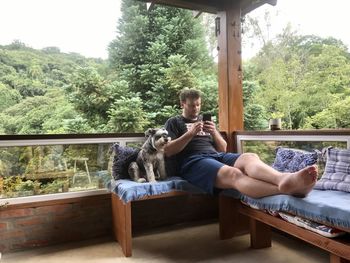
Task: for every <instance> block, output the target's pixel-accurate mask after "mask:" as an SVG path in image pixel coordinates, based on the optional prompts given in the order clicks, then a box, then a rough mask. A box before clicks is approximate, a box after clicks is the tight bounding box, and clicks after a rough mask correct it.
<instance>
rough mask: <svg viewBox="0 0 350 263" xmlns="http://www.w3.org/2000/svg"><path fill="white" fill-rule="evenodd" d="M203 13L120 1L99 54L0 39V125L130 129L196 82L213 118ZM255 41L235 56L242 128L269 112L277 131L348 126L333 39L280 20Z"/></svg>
mask: <svg viewBox="0 0 350 263" xmlns="http://www.w3.org/2000/svg"><path fill="white" fill-rule="evenodd" d="M210 19H211V24H213V22H214V21H213V19H212V17H210V16H207V15H205V16H201V17H200V18H194V17H193V15H192V13H191V12H190V11H188V10H182V9H176V8H170V7H164V6H160V5H159V6H158V5H156V7H155V8H153V9H152V10H151V11H147V9H146V4H145V3H143V2H139V1H133V0H124V1H123V2H122V17H121V18H120V20H119V22H118V25H117V36H116V38H115V39H114V40H113V41H112V42H111V43H110V44H109V46H108V50H109V59H108V60H106V61H104V60H101V59H91V58H90V59H89V58H85V57H83V56H81V55H79V54H75V53H70V54H65V53H61V52H60V50H59V48H57V47H47V48H44V49H42V50H35V49H32V48H29V47H27V46H26V45H25V44H23V43H21V42H20V41H15V42H13V43H12V44H10V45H7V46H0V133H1V134H41V133H91V132H140V131H144V130H146V129H147V128H148V127H155V126H161V125H163V124H164V122H165V120H166V119H167V118H168V117H169V116H172V115H174V114H177V113H179V111H180V109H179V104H178V92H179V90H181V89H182V88H184V87H188V88H198V89H200V90H202V92H203V93H204V98H205V99H204V105H203V111H209V112H211V113H212V114H213V115H216V116H217V110H218V105H217V90H218V87H217V68H216V64H215V62H214V58H213V57H212V56H211V55H210V54H211V51H212V50H211V49H212V48H213V47H214V46H215V39H213V34H212V32H213V30H212V28H211V27H210V26H208V25H209V24H210V22H208V21H210ZM253 26H256V23H255V24H253ZM208 34H209V35H208ZM263 43H264V46H263V48H262V49H261V51H260V52H259V53H258V54H257V55H256V56H255V57H254V58H252V59H250V60H248V61H244V63H243V67H244V81H243V95H244V122H245V129H253V130H259V129H266V128H267V122H268V119H270V118H271V117H281V118H282V120H283V126H284V128H285V129H309V128H316V129H319V128H349V126H350V115H349V114H348V112H349V110H350V106H349V105H350V103H349V102H350V98H349V93H350V55H349V52H348V49H347V47H346V46H345V45H344V44H343V43H342V42H341V41H339V40H336V39H333V38H321V37H317V36H302V35H298V34H297V33H295V32H292V30H291V29H290V28H289V27H287V28H286V29H285V30H284V31H283V32H282V33H281V34H280V35H279V37H278V38H277V39H276V40H275V41H269V40H264V41H263Z"/></svg>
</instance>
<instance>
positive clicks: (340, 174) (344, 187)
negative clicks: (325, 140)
mask: <svg viewBox="0 0 350 263" xmlns="http://www.w3.org/2000/svg"><path fill="white" fill-rule="evenodd" d="M326 158H327V161H326V167H325V170H324V173H323V175H322V177H321V179H320V180H318V181H317V183H316V185H315V187H314V188H315V189H320V190H337V191H343V192H350V150H344V149H337V148H333V147H329V148H328V149H327V152H326Z"/></svg>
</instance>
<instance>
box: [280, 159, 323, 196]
mask: <svg viewBox="0 0 350 263" xmlns="http://www.w3.org/2000/svg"><path fill="white" fill-rule="evenodd" d="M317 174H318V169H317V166H316V165H313V166H308V167H306V168H304V169H302V170H300V171H298V172H295V173H286V174H285V175H284V176H283V179H282V180H281V182H280V184H279V185H278V189H279V190H280V191H281V193H285V194H291V195H294V196H298V197H305V196H306V195H307V194H308V193H309V192H310V191H311V190H312V188H313V186H314V185H315V183H316V180H317Z"/></svg>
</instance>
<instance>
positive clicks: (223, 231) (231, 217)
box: [219, 195, 249, 239]
mask: <svg viewBox="0 0 350 263" xmlns="http://www.w3.org/2000/svg"><path fill="white" fill-rule="evenodd" d="M239 205H241V204H240V201H239V200H237V199H234V198H232V197H227V196H224V195H220V196H219V223H220V224H219V228H220V239H229V238H232V237H234V236H236V235H239V234H243V233H247V231H248V222H249V220H248V217H247V216H245V215H242V214H240V213H238V206H239Z"/></svg>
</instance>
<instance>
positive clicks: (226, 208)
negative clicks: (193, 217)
mask: <svg viewBox="0 0 350 263" xmlns="http://www.w3.org/2000/svg"><path fill="white" fill-rule="evenodd" d="M219 211H220V212H219V222H220V238H221V239H228V238H232V237H233V236H235V235H237V234H238V233H239V232H241V231H242V229H243V230H244V226H243V228H242V224H237V223H239V222H249V232H250V246H251V247H252V248H266V247H271V227H273V228H276V229H278V230H280V231H283V232H285V233H288V234H290V235H292V236H295V237H297V238H299V239H301V240H304V241H306V242H308V243H310V244H312V245H315V246H317V247H319V248H321V249H323V250H325V251H328V252H329V253H330V262H331V263H349V262H350V238H349V236H348V234H349V233H350V229H342V230H344V231H346V232H348V234H347V235H346V236H344V237H337V238H327V237H324V236H322V235H320V234H317V233H315V232H312V231H310V230H307V229H304V228H301V227H298V226H296V225H294V224H292V223H289V222H287V221H284V220H283V219H281V218H278V217H274V216H272V215H270V214H267V213H265V212H263V211H261V210H256V209H253V208H250V207H248V206H246V205H244V204H242V203H241V201H240V200H238V199H236V198H233V197H229V196H224V195H221V196H220V197H219ZM244 217H245V218H244Z"/></svg>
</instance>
